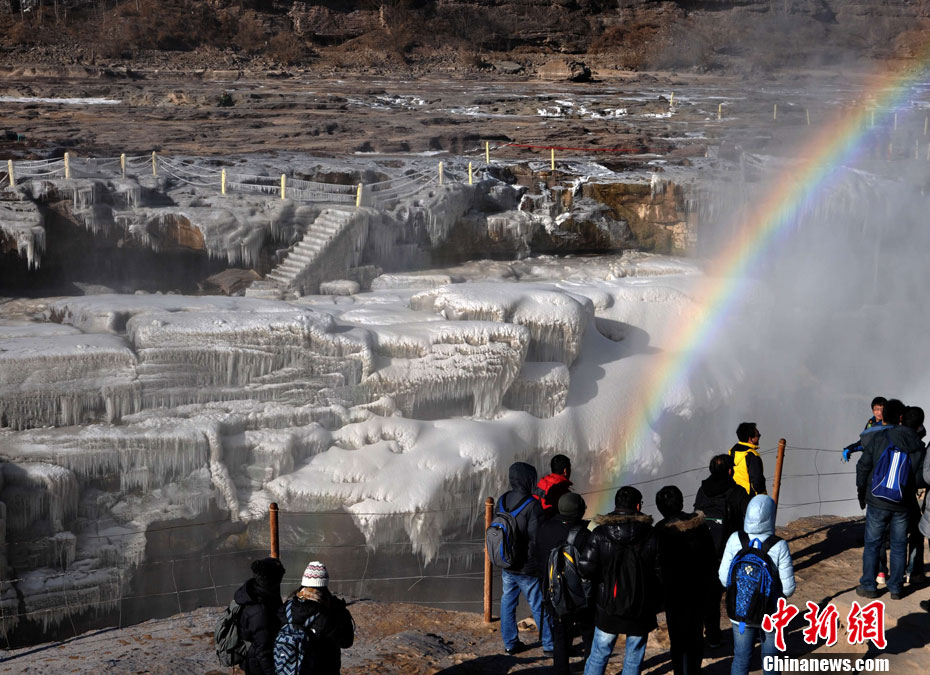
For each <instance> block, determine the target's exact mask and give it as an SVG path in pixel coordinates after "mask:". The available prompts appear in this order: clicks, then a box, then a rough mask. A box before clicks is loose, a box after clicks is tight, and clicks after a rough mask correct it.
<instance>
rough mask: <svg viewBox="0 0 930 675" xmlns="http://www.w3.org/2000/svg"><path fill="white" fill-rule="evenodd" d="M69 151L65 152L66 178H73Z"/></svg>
mask: <svg viewBox="0 0 930 675" xmlns="http://www.w3.org/2000/svg"><path fill="white" fill-rule="evenodd" d="M70 159H71V158H70V157H69V153H67V152H66V153H65V180H68V179H70V178H71V162H70Z"/></svg>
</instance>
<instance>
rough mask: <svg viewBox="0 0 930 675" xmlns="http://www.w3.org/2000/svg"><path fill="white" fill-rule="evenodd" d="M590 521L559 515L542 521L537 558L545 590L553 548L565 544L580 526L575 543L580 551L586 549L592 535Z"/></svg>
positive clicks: (538, 533)
mask: <svg viewBox="0 0 930 675" xmlns="http://www.w3.org/2000/svg"><path fill="white" fill-rule="evenodd" d="M588 522H589V521H587V520H582V519H580V518H574V517H572V518H569V517H568V516H563V515H558V516H556V517H555V518H552V519H550V520H544V521H543V522H542V523H540V525H539V530H538V531H537V533H536V560H538V561H539V579H540V581H542V588H543V592H545V590H546V584H547V581H548V576H549V575H548V570H547V569H546V567H547V565H548V563H549V554H550V553H551V552H552V549H554V548H556V547H557V546H561V545H562V544H564V543H565V542H566V541H567V540H568V534H569V532H571V531H572V529H573V528H575V527H580V528H581V529H580V531H579V532H578V534H576V535H575V541H574V545H575V548H576V549H578V550H579V551H584V549H585V546H586V545H587V543H588V538H589V537H590V536H591V532H590V531H589V530H588Z"/></svg>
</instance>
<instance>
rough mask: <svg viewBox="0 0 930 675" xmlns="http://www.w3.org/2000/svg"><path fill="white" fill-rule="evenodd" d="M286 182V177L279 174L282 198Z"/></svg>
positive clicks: (282, 197)
mask: <svg viewBox="0 0 930 675" xmlns="http://www.w3.org/2000/svg"><path fill="white" fill-rule="evenodd" d="M286 184H287V177H286V176H285V175H284V174H283V173H282V174H281V199H284V186H285V185H286Z"/></svg>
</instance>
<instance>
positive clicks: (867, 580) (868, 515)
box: [859, 504, 908, 593]
mask: <svg viewBox="0 0 930 675" xmlns="http://www.w3.org/2000/svg"><path fill="white" fill-rule="evenodd" d="M907 530H908V514H907V513H906V512H898V511H891V510H889V509H883V508H879V507H876V506H872V505H871V504H869V505H868V507H866V510H865V548H864V549H863V550H862V578H861V579H859V585H860V586H862V587H863V588H864V589H866V590H870V591H874V590H877V588H878V587H877V586H876V585H875V576H876V575H877V574H878V558H879V555H880V554H881V549H882V539H883V538H884V534H885V532H886V531H887V532H888V539H889V542H890V544H891V555H890V556H889V558H890V559H889V567H890V572H889V574H888V578H887V580H886V581H885V584H886V586H887V587H888V590H889V591H890V592H891V593H901V592H902V591H903V590H904V567H905V565H907Z"/></svg>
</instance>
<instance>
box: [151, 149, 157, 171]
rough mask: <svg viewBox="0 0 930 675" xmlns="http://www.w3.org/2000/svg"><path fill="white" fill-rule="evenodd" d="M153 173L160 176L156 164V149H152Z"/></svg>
mask: <svg viewBox="0 0 930 675" xmlns="http://www.w3.org/2000/svg"><path fill="white" fill-rule="evenodd" d="M152 175H153V176H155V177H156V178H158V169H157V168H156V164H155V151H154V150H152Z"/></svg>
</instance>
